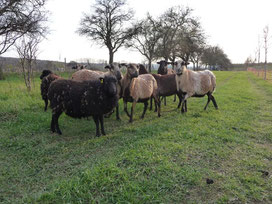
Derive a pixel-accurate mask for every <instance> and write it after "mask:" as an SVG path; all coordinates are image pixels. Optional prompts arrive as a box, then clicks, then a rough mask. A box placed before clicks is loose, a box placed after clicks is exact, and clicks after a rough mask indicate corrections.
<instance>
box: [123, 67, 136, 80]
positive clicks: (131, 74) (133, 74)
mask: <svg viewBox="0 0 272 204" xmlns="http://www.w3.org/2000/svg"><path fill="white" fill-rule="evenodd" d="M122 66H125V67H126V68H127V73H128V76H129V77H130V78H135V77H138V76H139V65H137V64H122Z"/></svg>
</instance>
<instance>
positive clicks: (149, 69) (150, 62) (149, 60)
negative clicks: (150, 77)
mask: <svg viewBox="0 0 272 204" xmlns="http://www.w3.org/2000/svg"><path fill="white" fill-rule="evenodd" d="M151 65H152V61H151V59H148V72H149V73H151Z"/></svg>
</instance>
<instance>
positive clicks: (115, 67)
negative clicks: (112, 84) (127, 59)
mask: <svg viewBox="0 0 272 204" xmlns="http://www.w3.org/2000/svg"><path fill="white" fill-rule="evenodd" d="M120 68H121V65H120V64H118V63H112V64H110V65H107V66H106V67H105V69H109V70H110V72H111V73H112V75H114V76H115V77H116V79H117V80H118V81H119V80H121V79H122V74H121V71H120Z"/></svg>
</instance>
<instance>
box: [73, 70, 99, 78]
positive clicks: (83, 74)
mask: <svg viewBox="0 0 272 204" xmlns="http://www.w3.org/2000/svg"><path fill="white" fill-rule="evenodd" d="M103 76H104V72H101V71H92V70H88V69H81V70H78V71H77V72H75V73H73V75H72V79H73V80H76V81H87V80H98V79H99V77H103Z"/></svg>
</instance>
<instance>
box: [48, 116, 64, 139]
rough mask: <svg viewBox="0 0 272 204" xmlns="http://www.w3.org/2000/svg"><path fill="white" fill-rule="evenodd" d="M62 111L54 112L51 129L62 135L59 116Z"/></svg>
mask: <svg viewBox="0 0 272 204" xmlns="http://www.w3.org/2000/svg"><path fill="white" fill-rule="evenodd" d="M61 113H62V112H55V113H53V114H52V121H51V131H52V132H57V133H58V134H59V135H61V134H62V133H61V131H60V128H59V117H60V115H61Z"/></svg>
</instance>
